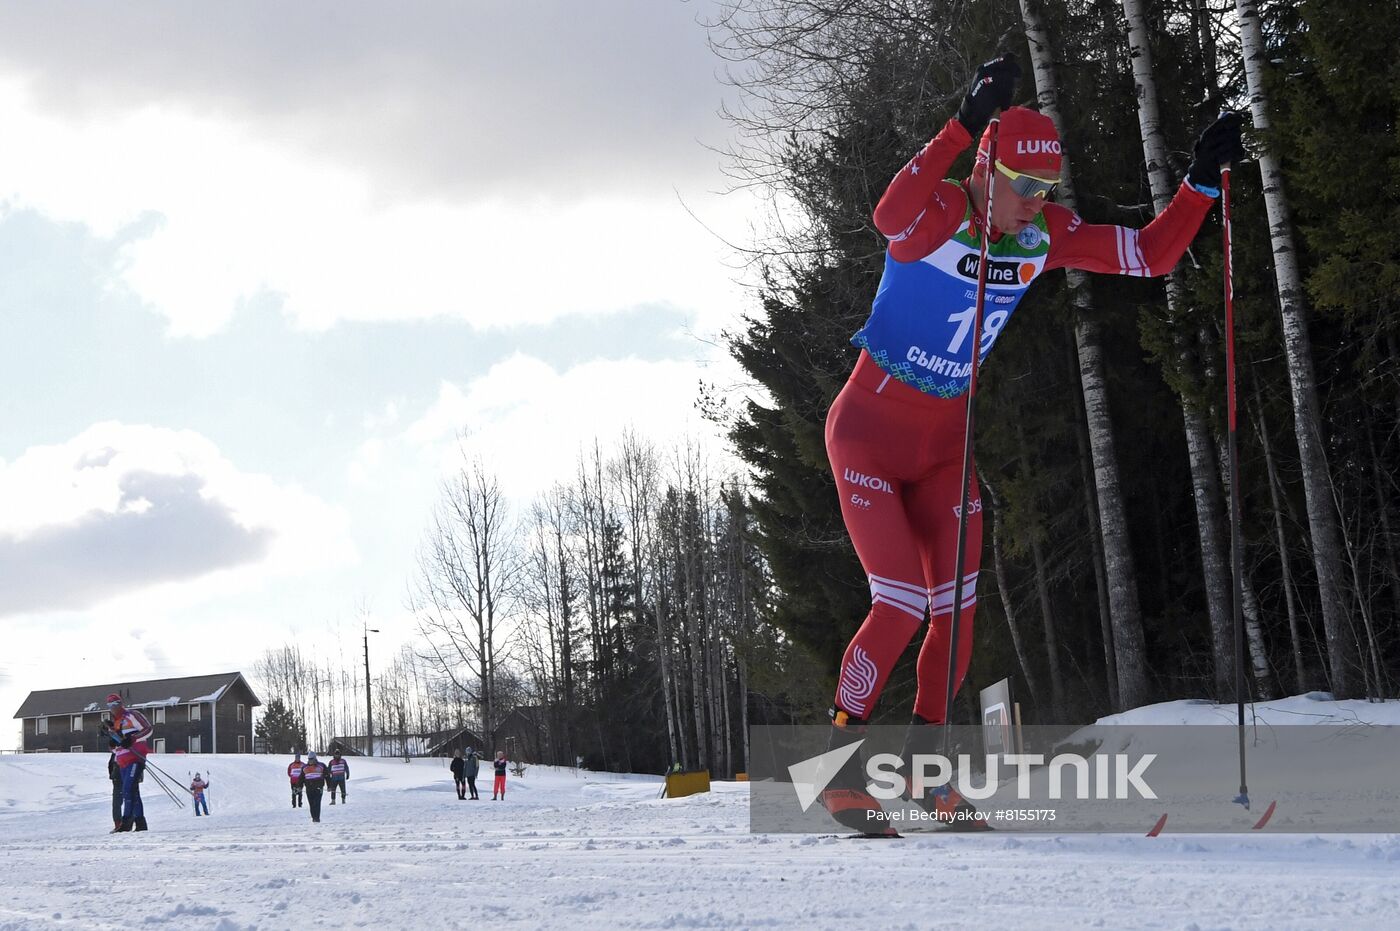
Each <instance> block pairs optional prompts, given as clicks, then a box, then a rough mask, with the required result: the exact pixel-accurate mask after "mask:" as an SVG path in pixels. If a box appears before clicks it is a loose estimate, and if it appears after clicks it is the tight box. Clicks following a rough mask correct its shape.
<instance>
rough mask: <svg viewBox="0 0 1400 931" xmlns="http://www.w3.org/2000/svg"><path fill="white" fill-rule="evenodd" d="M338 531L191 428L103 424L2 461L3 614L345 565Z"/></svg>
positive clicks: (346, 552) (344, 525)
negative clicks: (228, 456) (243, 467)
mask: <svg viewBox="0 0 1400 931" xmlns="http://www.w3.org/2000/svg"><path fill="white" fill-rule="evenodd" d="M347 530H348V519H347V517H346V516H345V514H344V513H343V512H342V511H340V510H339V509H337V508H333V507H331V506H328V505H327V504H325V503H324V502H323V501H321V500H320V499H318V498H316V497H315V496H314V495H311V494H309V493H307V492H305V491H303V490H302V489H300V488H297V487H295V486H292V485H284V484H279V483H278V482H276V481H275V480H273V479H272V478H271V477H269V476H265V475H258V474H253V473H249V472H244V471H241V470H239V469H238V468H237V467H236V466H235V465H234V464H233V463H231V462H229V461H228V460H227V459H226V458H224V457H223V456H222V455H221V454H220V453H219V451H218V449H217V448H216V447H215V446H214V444H213V443H211V442H210V441H209V440H208V439H206V438H205V437H203V436H201V435H199V434H197V433H194V432H191V431H182V430H170V429H165V428H161V427H154V426H144V425H130V424H122V423H116V422H106V423H99V424H95V425H93V426H92V427H89V428H88V429H87V430H85V431H83V433H81V434H79V435H78V436H76V437H74V438H72V439H71V440H68V441H67V442H64V443H59V444H54V445H44V446H33V447H30V448H29V449H27V450H25V452H24V453H22V454H21V455H20V456H18V457H17V458H16V459H15V460H14V461H13V462H11V463H4V462H0V552H3V554H4V558H3V559H2V560H0V562H3V563H4V565H3V566H0V579H3V580H4V584H0V614H14V613H32V612H36V611H51V610H61V609H74V608H85V607H89V606H91V605H94V604H102V603H109V602H120V601H123V600H129V599H132V598H138V599H142V600H143V602H142V603H143V606H144V607H151V606H152V605H151V603H150V601H149V599H151V598H157V599H158V600H160V599H163V600H165V601H166V602H168V603H174V604H178V603H182V602H185V603H187V602H189V601H191V600H199V599H202V598H208V597H211V596H213V595H215V594H220V595H227V594H230V593H233V592H240V591H246V590H248V589H249V588H252V587H256V586H258V585H261V584H264V583H265V582H266V581H267V580H268V579H271V578H276V577H283V576H289V575H302V574H306V573H310V572H313V571H316V570H319V569H324V568H330V567H335V566H340V565H344V564H346V563H348V562H350V561H352V560H353V559H354V549H353V547H352V546H351V544H350V543H349V541H348V537H347ZM159 592H164V594H163V595H158V594H157V593H159Z"/></svg>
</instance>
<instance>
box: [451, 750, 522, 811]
mask: <svg viewBox="0 0 1400 931" xmlns="http://www.w3.org/2000/svg"><path fill="white" fill-rule="evenodd" d="M507 765H509V764H508V761H507V760H506V752H505V751H504V750H498V751H496V758H495V759H494V760H492V761H491V766H492V768H493V769H494V770H495V773H496V778H495V780H494V781H493V782H492V783H491V801H493V802H495V801H498V800H500V799H504V798H505V797H506V766H507ZM480 771H481V755H480V754H478V753H477V752H476V748H475V747H468V748H467V752H466V754H465V755H464V754H463V753H462V751H461V750H455V751H453V753H452V781H453V782H454V783H456V785H457V798H458V799H459V800H460V801H466V800H467V799H469V798H470V799H471V800H473V801H480V800H481V796H479V795H477V794H476V774H477V773H478V772H480ZM468 792H470V793H471V794H470V795H468V794H467V793H468Z"/></svg>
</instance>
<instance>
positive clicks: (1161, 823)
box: [1147, 800, 1278, 837]
mask: <svg viewBox="0 0 1400 931" xmlns="http://www.w3.org/2000/svg"><path fill="white" fill-rule="evenodd" d="M1277 809H1278V801H1277V800H1274V801H1272V802H1270V803H1269V807H1267V808H1265V809H1264V814H1263V815H1261V816H1260V817H1259V820H1258V821H1255V822H1254V824H1252V825H1251V826H1250V828H1249V829H1250V830H1251V831H1262V830H1263V829H1264V826H1265V825H1267V824H1268V823H1269V819H1271V818H1272V817H1273V816H1274V812H1275V811H1276V810H1277ZM1166 824H1167V813H1166V812H1163V813H1162V817H1160V818H1158V819H1157V823H1156V824H1154V825H1152V830H1150V831H1148V832H1147V836H1148V837H1156V836H1157V835H1159V834H1161V833H1162V828H1164V827H1166Z"/></svg>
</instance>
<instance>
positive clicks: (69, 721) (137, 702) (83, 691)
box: [14, 672, 262, 753]
mask: <svg viewBox="0 0 1400 931" xmlns="http://www.w3.org/2000/svg"><path fill="white" fill-rule="evenodd" d="M113 692H116V693H117V694H119V695H121V696H122V699H123V700H124V701H125V702H126V705H127V707H128V708H133V709H135V710H137V711H140V712H141V713H142V714H144V715H145V716H146V717H147V718H148V719H150V722H151V725H152V727H153V728H154V732H153V734H152V737H151V752H152V753H251V752H252V750H253V709H254V708H256V707H258V706H259V705H261V704H262V702H261V701H259V700H258V696H257V695H255V694H253V690H252V688H251V687H249V685H248V682H247V680H245V679H244V678H243V674H242V673H241V672H224V673H219V674H217V675H210V676H185V677H182V678H179V679H148V680H146V681H144V682H111V683H106V684H103V685H86V686H80V687H78V688H71V689H45V690H43V691H38V692H30V693H29V697H28V698H26V699H25V700H24V704H22V705H20V707H19V711H17V712H15V715H14V716H15V717H16V718H20V719H21V720H22V721H23V727H24V731H23V733H24V737H23V744H22V748H23V750H24V752H25V753H69V752H73V753H78V752H87V753H105V752H107V749H108V747H109V746H110V744H109V743H108V741H107V738H106V737H104V736H102V733H101V732H100V731H99V730H98V728H99V726H100V724H101V723H102V720H103V719H104V718H106V717H108V710H107V696H108V695H110V694H112V693H113Z"/></svg>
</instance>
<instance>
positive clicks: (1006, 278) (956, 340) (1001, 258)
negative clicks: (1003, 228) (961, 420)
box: [851, 198, 1050, 398]
mask: <svg viewBox="0 0 1400 931" xmlns="http://www.w3.org/2000/svg"><path fill="white" fill-rule="evenodd" d="M1049 253H1050V233H1049V231H1048V229H1047V227H1046V223H1045V216H1044V214H1037V215H1036V218H1035V221H1034V222H1033V223H1032V224H1031V225H1030V226H1027V227H1026V228H1025V229H1023V230H1022V231H1021V232H1020V233H1019V234H1017V235H1015V236H1002V237H1001V240H1000V241H998V242H994V243H991V244H990V245H989V246H988V254H987V259H988V261H989V262H990V263H991V264H990V267H989V268H988V269H987V294H986V299H985V301H984V302H983V310H982V346H981V350H980V355H979V364H980V363H981V360H984V359H986V357H987V353H988V352H989V351H990V350H991V348H992V344H993V343H995V342H996V339H997V336H998V335H1000V333H1001V331H1002V329H1003V328H1004V327H1005V326H1006V322H1007V321H1008V320H1009V319H1011V313H1012V311H1014V310H1015V309H1016V305H1017V304H1019V303H1020V302H1021V298H1023V297H1024V296H1025V294H1026V289H1027V288H1029V287H1030V284H1031V282H1032V281H1034V280H1035V277H1036V276H1037V275H1039V274H1040V273H1041V272H1042V271H1044V270H1045V259H1046V256H1047V255H1049ZM980 261H981V246H980V244H979V243H978V240H977V232H976V230H975V227H974V226H973V224H972V201H971V198H969V199H968V205H967V208H966V210H965V211H964V215H963V221H962V224H961V225H960V226H959V227H958V231H957V232H956V233H954V234H953V235H952V236H951V237H950V238H949V239H948V241H947V242H945V243H943V244H942V245H941V246H939V247H938V248H937V249H935V250H934V251H933V252H931V253H930V254H928V255H926V256H924V257H923V258H922V259H919V260H918V261H915V262H900V261H898V260H896V259H894V258H893V257H892V256H891V255H890V254H889V253H888V252H886V253H885V272H884V275H883V276H882V277H881V279H880V288H879V290H878V291H877V292H876V294H875V303H874V305H873V307H872V308H871V311H870V317H869V318H868V319H867V320H866V321H865V325H864V326H862V327H861V328H860V330H859V331H857V333H856V335H855V336H853V337H851V342H852V343H854V344H855V345H857V346H859V347H860V348H862V349H864V350H865V351H866V352H868V353H870V356H871V358H872V359H874V360H875V364H876V365H878V366H880V368H881V369H883V370H884V371H886V372H888V373H889V374H890V375H891V376H893V377H894V378H897V379H899V380H900V381H902V382H904V383H905V384H907V385H912V386H913V387H915V388H917V389H919V390H920V391H922V392H924V393H925V394H932V395H935V396H937V397H940V398H954V397H957V396H958V395H960V394H962V393H963V392H965V391H966V390H967V383H968V378H969V376H970V375H971V373H972V364H971V363H972V358H971V357H972V350H971V346H970V345H969V343H970V342H971V339H972V324H973V316H974V314H975V308H976V304H977V270H978V265H979V263H980Z"/></svg>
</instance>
